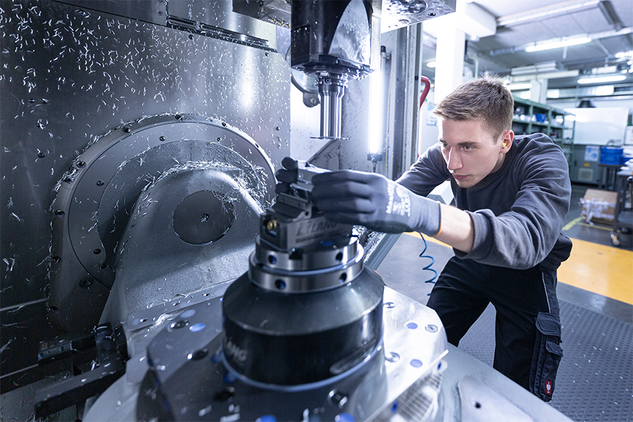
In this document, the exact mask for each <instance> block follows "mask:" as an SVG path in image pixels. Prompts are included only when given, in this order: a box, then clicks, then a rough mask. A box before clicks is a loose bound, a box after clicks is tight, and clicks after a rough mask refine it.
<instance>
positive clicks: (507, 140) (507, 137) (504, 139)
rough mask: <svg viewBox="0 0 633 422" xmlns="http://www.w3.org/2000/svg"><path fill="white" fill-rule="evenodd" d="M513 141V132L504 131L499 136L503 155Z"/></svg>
mask: <svg viewBox="0 0 633 422" xmlns="http://www.w3.org/2000/svg"><path fill="white" fill-rule="evenodd" d="M513 141H514V132H513V131H512V130H506V131H505V132H503V133H502V134H501V146H502V148H501V153H502V154H505V153H507V152H508V151H510V147H512V142H513Z"/></svg>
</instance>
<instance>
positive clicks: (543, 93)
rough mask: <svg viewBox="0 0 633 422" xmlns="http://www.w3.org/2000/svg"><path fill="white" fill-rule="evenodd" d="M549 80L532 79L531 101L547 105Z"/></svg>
mask: <svg viewBox="0 0 633 422" xmlns="http://www.w3.org/2000/svg"><path fill="white" fill-rule="evenodd" d="M547 81H548V80H547V79H532V80H531V81H530V83H531V84H532V87H531V88H530V100H532V101H536V102H537V103H541V104H545V102H546V100H547Z"/></svg>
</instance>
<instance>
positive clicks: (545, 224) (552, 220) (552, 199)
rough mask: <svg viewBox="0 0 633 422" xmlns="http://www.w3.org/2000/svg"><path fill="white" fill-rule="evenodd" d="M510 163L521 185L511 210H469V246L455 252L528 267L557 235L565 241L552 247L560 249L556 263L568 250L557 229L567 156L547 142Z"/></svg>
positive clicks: (564, 203)
mask: <svg viewBox="0 0 633 422" xmlns="http://www.w3.org/2000/svg"><path fill="white" fill-rule="evenodd" d="M514 164H516V165H517V169H516V172H515V173H514V177H516V178H517V183H518V184H520V188H519V190H518V192H517V194H516V199H515V200H514V203H513V204H512V206H511V208H510V210H509V211H507V212H504V213H502V214H500V215H498V216H495V214H494V213H493V212H492V211H491V210H489V209H482V210H477V211H474V212H470V211H468V212H469V214H470V216H471V218H472V221H473V225H474V229H475V236H474V243H473V248H472V250H471V251H470V252H469V253H467V254H466V253H463V252H461V251H457V250H456V251H455V254H456V256H458V257H461V258H470V259H473V260H475V261H478V262H481V263H484V264H489V265H495V266H499V267H508V268H516V269H527V268H531V267H534V266H536V265H538V264H540V263H542V262H543V261H545V260H546V258H548V256H549V255H550V253H551V252H552V250H553V249H554V247H555V246H556V245H557V242H558V241H559V240H560V239H561V236H562V237H564V238H565V239H566V241H567V242H568V243H569V247H568V248H567V250H566V251H565V250H561V251H558V252H555V253H554V254H556V253H560V254H561V256H560V257H559V258H558V259H557V261H558V263H557V264H556V265H555V266H557V265H558V264H560V261H563V260H565V259H566V258H567V257H568V256H569V250H571V242H570V241H569V239H568V238H567V237H566V236H565V235H564V234H562V228H563V224H564V221H565V216H566V215H567V212H568V211H569V205H570V199H571V183H570V181H569V173H568V164H567V161H566V160H565V157H564V154H563V152H562V150H561V149H560V148H559V147H558V146H556V145H554V144H553V143H551V144H541V145H540V146H539V147H538V148H533V149H532V150H531V151H528V152H526V154H524V155H523V156H522V157H521V158H520V159H519V160H518V161H517V162H516V163H514ZM563 240H564V239H563ZM565 247H566V246H565ZM563 249H564V248H563ZM565 253H566V256H563V255H565Z"/></svg>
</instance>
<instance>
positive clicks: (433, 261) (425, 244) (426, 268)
mask: <svg viewBox="0 0 633 422" xmlns="http://www.w3.org/2000/svg"><path fill="white" fill-rule="evenodd" d="M418 234H419V235H420V237H421V238H422V240H423V241H424V249H423V250H422V252H420V258H428V259H430V260H431V262H430V263H429V264H428V265H426V266H424V267H422V270H427V271H432V272H433V277H431V278H429V279H428V280H425V281H424V282H425V283H432V284H435V279H437V271H436V270H435V269H433V268H431V267H432V266H433V264H435V258H433V257H432V256H431V255H425V253H426V249H427V247H428V244H427V243H426V239H425V238H424V235H423V234H422V233H421V232H418ZM430 295H431V293H428V294H427V296H430Z"/></svg>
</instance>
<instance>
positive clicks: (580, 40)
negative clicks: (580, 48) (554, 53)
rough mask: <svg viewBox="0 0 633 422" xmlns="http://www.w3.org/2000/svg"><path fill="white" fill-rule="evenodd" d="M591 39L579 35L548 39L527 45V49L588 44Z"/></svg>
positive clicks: (528, 50) (549, 48)
mask: <svg viewBox="0 0 633 422" xmlns="http://www.w3.org/2000/svg"><path fill="white" fill-rule="evenodd" d="M590 41H591V38H589V37H577V38H560V39H557V40H548V41H545V42H542V43H535V44H534V45H530V46H527V47H525V51H527V52H528V53H532V52H534V51H543V50H551V49H553V48H560V47H568V46H570V45H580V44H587V43H588V42H590Z"/></svg>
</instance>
